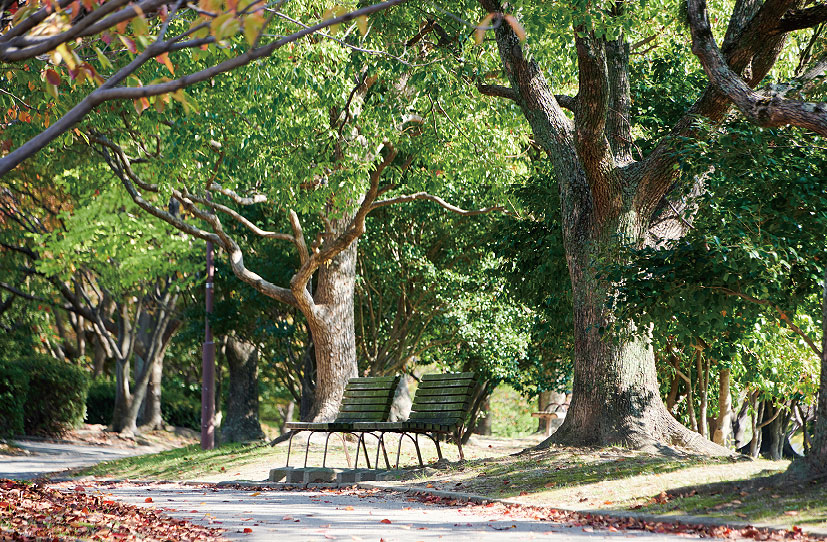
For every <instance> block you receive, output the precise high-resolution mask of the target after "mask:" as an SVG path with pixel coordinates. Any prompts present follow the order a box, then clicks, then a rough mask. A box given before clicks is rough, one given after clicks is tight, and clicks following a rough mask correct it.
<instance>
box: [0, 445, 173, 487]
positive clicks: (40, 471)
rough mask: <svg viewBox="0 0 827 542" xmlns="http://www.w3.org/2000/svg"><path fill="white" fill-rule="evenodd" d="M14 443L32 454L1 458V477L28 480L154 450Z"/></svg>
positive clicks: (149, 448)
mask: <svg viewBox="0 0 827 542" xmlns="http://www.w3.org/2000/svg"><path fill="white" fill-rule="evenodd" d="M14 444H15V445H16V446H19V447H20V448H23V449H25V450H27V451H29V452H31V455H0V478H11V479H14V480H31V479H33V478H37V477H39V476H43V475H44V474H47V473H51V472H59V471H63V470H66V469H70V468H77V467H87V466H89V465H94V464H96V463H100V462H101V461H108V460H110V459H118V458H120V457H127V456H133V455H140V454H145V453H151V452H154V451H157V448H155V447H153V446H146V447H143V446H142V447H140V448H116V447H113V446H92V445H88V444H71V443H64V442H46V441H35V440H16V441H14Z"/></svg>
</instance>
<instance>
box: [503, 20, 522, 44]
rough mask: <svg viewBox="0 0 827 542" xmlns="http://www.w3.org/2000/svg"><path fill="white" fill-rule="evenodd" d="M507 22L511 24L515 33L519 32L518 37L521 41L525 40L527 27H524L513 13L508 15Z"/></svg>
mask: <svg viewBox="0 0 827 542" xmlns="http://www.w3.org/2000/svg"><path fill="white" fill-rule="evenodd" d="M505 22H507V23H508V24H509V25H510V26H511V29H512V30H513V31H514V33H515V34H517V38H518V39H519V40H520V41H525V28H523V25H521V24H520V22H519V21H518V20H517V18H516V17H514V16H513V15H506V16H505Z"/></svg>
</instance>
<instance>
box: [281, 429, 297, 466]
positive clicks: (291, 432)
mask: <svg viewBox="0 0 827 542" xmlns="http://www.w3.org/2000/svg"><path fill="white" fill-rule="evenodd" d="M296 433H298V431H290V440H289V441H287V462H286V463H285V464H284V466H285V467H289V466H290V448H291V447H292V446H293V436H294V435H295V434H296Z"/></svg>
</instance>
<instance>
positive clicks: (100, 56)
mask: <svg viewBox="0 0 827 542" xmlns="http://www.w3.org/2000/svg"><path fill="white" fill-rule="evenodd" d="M95 54H96V55H98V62H100V63H101V66H103V67H104V68H107V69H110V70H111V69H112V63H111V62H110V61H109V59H108V58H106V55H105V54H103V52H102V51H101V50H100V49H98V48H97V47H95Z"/></svg>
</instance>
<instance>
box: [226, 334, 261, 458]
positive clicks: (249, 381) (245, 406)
mask: <svg viewBox="0 0 827 542" xmlns="http://www.w3.org/2000/svg"><path fill="white" fill-rule="evenodd" d="M224 351H225V353H226V357H227V365H228V366H229V368H230V392H229V394H228V396H227V397H228V399H227V415H226V417H224V420H223V422H222V423H221V443H222V444H223V443H226V442H249V441H251V440H260V439H263V438H264V432H263V431H262V430H261V424H260V423H259V419H258V349H257V348H256V346H255V345H254V344H252V343H248V342H244V341H242V340H240V339H238V338H236V337H233V336H230V337H227V342H226V348H225V349H224Z"/></svg>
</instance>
